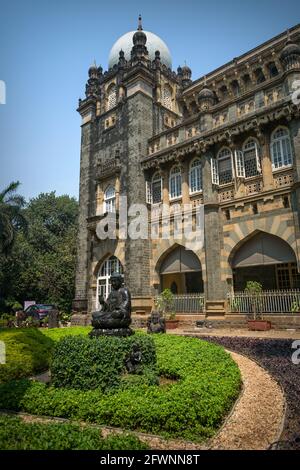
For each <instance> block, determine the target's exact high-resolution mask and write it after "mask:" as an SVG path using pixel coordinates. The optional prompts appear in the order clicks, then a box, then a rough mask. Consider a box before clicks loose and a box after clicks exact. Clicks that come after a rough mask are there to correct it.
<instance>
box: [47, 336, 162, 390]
mask: <svg viewBox="0 0 300 470" xmlns="http://www.w3.org/2000/svg"><path fill="white" fill-rule="evenodd" d="M135 347H137V348H138V349H139V350H140V351H141V353H142V354H141V363H140V365H138V370H137V373H139V374H140V375H142V374H143V372H144V368H145V367H146V368H147V370H148V375H147V374H146V375H145V377H144V378H143V380H144V383H149V380H148V379H149V374H150V375H151V373H150V371H152V372H153V374H152V375H155V367H156V355H155V345H154V341H153V339H152V338H151V337H149V336H146V335H141V334H135V335H133V336H129V337H127V338H119V337H114V336H112V337H111V336H100V337H98V338H89V337H86V336H76V337H75V336H67V337H65V338H63V339H61V340H60V341H59V342H58V343H57V344H56V346H55V348H54V350H53V354H52V360H51V363H50V370H51V379H52V384H53V385H54V386H55V387H64V388H74V389H80V390H92V389H95V388H99V389H101V390H102V391H103V392H107V391H108V390H112V389H115V388H117V387H118V386H119V385H120V381H121V374H124V373H126V369H125V361H126V359H127V358H128V357H129V356H130V354H131V353H132V351H133V349H134V348H135ZM126 375H128V374H126ZM156 375H157V374H156ZM125 380H126V379H125ZM133 380H134V379H133ZM151 382H152V383H153V377H151V379H150V383H151ZM128 383H129V382H128Z"/></svg>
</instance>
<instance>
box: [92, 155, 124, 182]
mask: <svg viewBox="0 0 300 470" xmlns="http://www.w3.org/2000/svg"><path fill="white" fill-rule="evenodd" d="M120 171H121V163H120V160H119V159H118V158H111V159H109V160H106V161H105V162H100V163H99V164H98V165H97V169H96V179H97V180H102V179H106V178H108V177H110V176H113V175H115V174H117V173H120Z"/></svg>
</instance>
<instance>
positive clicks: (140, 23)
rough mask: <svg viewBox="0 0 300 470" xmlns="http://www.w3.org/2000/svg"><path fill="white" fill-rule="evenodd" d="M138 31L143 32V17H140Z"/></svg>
mask: <svg viewBox="0 0 300 470" xmlns="http://www.w3.org/2000/svg"><path fill="white" fill-rule="evenodd" d="M137 30H138V31H143V26H142V15H139V22H138V28H137Z"/></svg>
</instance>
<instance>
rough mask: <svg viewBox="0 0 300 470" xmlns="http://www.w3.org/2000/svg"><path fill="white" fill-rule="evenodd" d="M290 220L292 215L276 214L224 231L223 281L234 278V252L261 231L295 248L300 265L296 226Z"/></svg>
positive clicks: (232, 226)
mask: <svg viewBox="0 0 300 470" xmlns="http://www.w3.org/2000/svg"><path fill="white" fill-rule="evenodd" d="M290 222H291V216H290V215H287V216H286V215H276V216H273V217H266V218H262V219H257V220H248V221H245V222H239V223H236V224H232V225H231V226H230V231H228V232H225V233H224V248H223V249H222V252H221V277H222V281H226V280H228V279H232V269H231V261H232V258H233V256H234V254H235V253H236V252H237V250H238V249H239V248H240V247H241V246H242V245H243V244H244V243H245V242H246V241H247V240H249V239H250V238H252V237H253V236H254V235H256V234H257V233H259V232H266V233H268V234H270V235H276V236H277V237H279V238H281V239H282V240H284V241H285V242H287V243H288V244H289V245H290V246H291V248H292V249H293V251H294V253H295V256H296V259H297V262H298V265H299V256H298V247H297V239H296V237H295V230H294V226H293V224H292V223H290Z"/></svg>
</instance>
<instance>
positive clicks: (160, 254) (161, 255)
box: [150, 239, 206, 284]
mask: <svg viewBox="0 0 300 470" xmlns="http://www.w3.org/2000/svg"><path fill="white" fill-rule="evenodd" d="M180 242H181V243H178V242H177V241H175V240H172V239H170V240H164V239H163V240H160V241H159V243H158V244H157V246H156V247H155V248H154V249H153V252H152V253H153V256H152V259H151V262H150V269H151V271H150V272H151V273H152V281H153V284H159V283H160V273H159V271H160V266H161V263H162V262H163V260H164V259H165V258H166V256H168V254H169V253H171V251H173V250H174V249H175V248H177V247H179V246H182V247H184V248H187V249H190V248H189V247H186V246H185V243H184V241H182V240H181V241H180ZM192 251H193V250H192ZM193 253H195V255H196V256H197V258H198V259H199V261H200V263H201V268H202V279H203V281H205V280H206V277H205V274H206V266H205V252H204V249H202V250H199V251H193Z"/></svg>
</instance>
